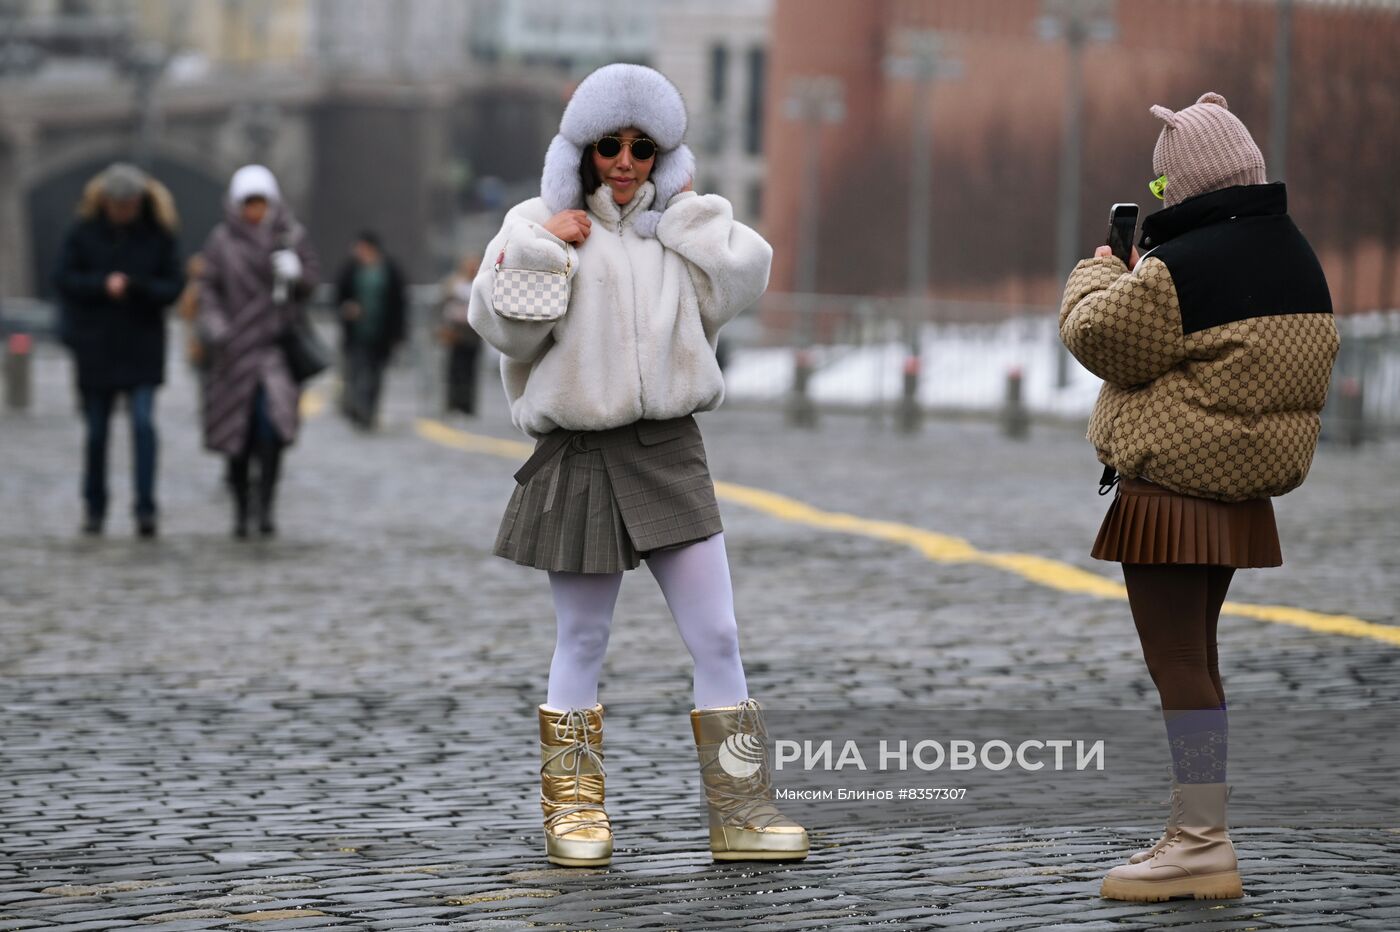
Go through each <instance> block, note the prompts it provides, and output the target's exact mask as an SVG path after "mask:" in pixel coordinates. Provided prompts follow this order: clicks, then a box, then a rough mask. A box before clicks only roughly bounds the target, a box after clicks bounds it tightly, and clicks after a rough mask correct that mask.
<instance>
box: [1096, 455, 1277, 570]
mask: <svg viewBox="0 0 1400 932" xmlns="http://www.w3.org/2000/svg"><path fill="white" fill-rule="evenodd" d="M1091 555H1092V556H1093V557H1094V558H1095V559H1098V560H1111V561H1114V562H1117V563H1190V564H1206V565H1211V566H1234V567H1239V568H1245V567H1262V566H1280V565H1282V563H1283V552H1282V550H1281V549H1280V548H1279V540H1278V527H1277V525H1276V524H1275V523H1274V506H1273V502H1271V501H1270V500H1269V499H1267V498H1254V499H1249V500H1248V501H1243V502H1219V501H1215V500H1214V499H1209V498H1197V497H1196V496H1194V495H1182V494H1181V493H1179V492H1173V491H1172V490H1171V489H1167V488H1164V487H1162V486H1160V485H1157V484H1156V483H1154V482H1149V481H1147V480H1146V479H1130V478H1127V477H1123V478H1121V479H1120V480H1119V482H1118V492H1117V494H1116V495H1115V496H1114V498H1113V504H1111V505H1110V506H1109V507H1108V514H1106V515H1105V516H1104V519H1103V525H1102V526H1101V527H1100V528H1099V536H1098V539H1097V540H1095V541H1094V549H1093V550H1092V551H1091Z"/></svg>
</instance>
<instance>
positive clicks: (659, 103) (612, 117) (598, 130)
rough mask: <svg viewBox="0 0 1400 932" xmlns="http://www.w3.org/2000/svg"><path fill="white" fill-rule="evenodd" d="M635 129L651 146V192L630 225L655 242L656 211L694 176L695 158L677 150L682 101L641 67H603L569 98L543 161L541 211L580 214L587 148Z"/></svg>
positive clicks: (662, 80) (665, 82) (663, 81)
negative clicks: (647, 207) (651, 197)
mask: <svg viewBox="0 0 1400 932" xmlns="http://www.w3.org/2000/svg"><path fill="white" fill-rule="evenodd" d="M629 126H631V127H636V128H637V129H638V130H640V131H641V132H643V133H645V134H646V135H647V136H648V137H649V138H650V139H651V140H652V141H653V142H655V143H656V146H657V153H656V164H655V165H653V166H652V170H651V177H650V181H651V183H652V184H654V185H655V186H656V199H655V200H654V201H652V205H653V208H655V209H651V210H647V211H646V212H644V213H642V214H641V215H640V216H639V217H637V220H636V222H635V224H634V227H635V229H636V230H637V232H638V233H640V234H641V235H642V236H655V235H656V225H657V224H658V223H660V222H661V209H664V208H665V206H666V203H667V201H669V200H670V199H671V198H672V197H674V196H675V195H676V194H678V193H680V190H681V189H682V188H684V187H685V185H686V182H688V181H690V179H691V177H692V175H693V174H694V173H695V156H694V154H693V153H691V151H690V148H689V147H688V146H686V145H683V144H682V140H683V139H684V138H685V127H686V115H685V101H684V100H683V99H682V98H681V92H680V91H678V90H676V86H675V85H674V84H672V83H671V82H670V81H669V80H668V79H667V78H666V76H665V75H663V74H662V73H661V72H659V71H657V70H655V69H654V68H648V67H646V66H644V65H627V64H615V65H604V66H603V67H602V68H599V69H598V70H597V71H595V72H593V73H592V74H590V75H589V76H588V77H586V78H584V79H583V81H582V82H581V83H580V84H579V86H578V89H577V90H575V91H574V95H573V97H571V98H569V104H568V106H566V107H565V108H564V116H563V118H562V119H561V120H560V121H559V135H557V136H555V137H554V141H553V142H551V143H550V144H549V151H548V152H547V153H546V154H545V157H544V177H543V178H542V179H541V180H540V196H541V197H542V198H544V202H545V206H547V207H548V208H549V209H550V210H552V211H554V212H555V213H558V212H559V211H561V210H582V209H583V207H584V201H583V197H584V191H583V180H582V179H581V178H580V177H579V163H580V162H581V161H582V160H583V152H584V150H585V149H586V148H588V146H589V145H591V144H592V143H595V142H597V141H598V139H599V138H601V137H603V136H607V135H608V134H610V133H616V132H619V131H621V130H624V129H626V128H627V127H629Z"/></svg>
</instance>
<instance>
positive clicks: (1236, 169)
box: [1152, 91, 1268, 207]
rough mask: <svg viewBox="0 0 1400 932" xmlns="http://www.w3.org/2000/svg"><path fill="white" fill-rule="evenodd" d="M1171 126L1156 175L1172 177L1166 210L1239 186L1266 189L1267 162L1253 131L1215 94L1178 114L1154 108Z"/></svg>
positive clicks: (1156, 158)
mask: <svg viewBox="0 0 1400 932" xmlns="http://www.w3.org/2000/svg"><path fill="white" fill-rule="evenodd" d="M1152 115H1153V116H1155V117H1157V118H1158V119H1159V120H1161V121H1162V122H1164V123H1166V124H1167V125H1166V126H1164V127H1162V135H1160V136H1158V137H1157V148H1156V149H1155V150H1153V152H1152V170H1153V171H1155V172H1156V173H1157V174H1159V175H1166V176H1167V187H1166V190H1164V191H1163V192H1162V194H1163V197H1162V199H1163V200H1164V201H1165V202H1166V206H1168V207H1171V206H1173V205H1174V204H1180V203H1181V202H1182V201H1184V200H1186V199H1187V198H1188V197H1195V196H1196V195H1198V194H1205V193H1207V192H1208V191H1218V190H1220V189H1221V188H1228V187H1231V186H1233V185H1238V184H1264V183H1265V182H1267V181H1268V177H1267V175H1266V174H1265V172H1264V156H1263V154H1262V153H1261V152H1260V151H1259V147H1258V146H1257V145H1255V144H1254V138H1253V137H1252V136H1250V135H1249V130H1247V129H1245V125H1244V124H1243V123H1241V122H1240V120H1239V117H1237V116H1235V115H1234V114H1233V113H1231V112H1230V110H1229V105H1228V104H1227V103H1225V98H1224V97H1221V96H1220V95H1219V94H1217V93H1215V92H1214V91H1210V92H1208V93H1205V94H1202V95H1201V98H1200V100H1197V101H1196V103H1195V104H1194V105H1192V106H1190V107H1187V108H1186V109H1185V110H1178V111H1176V112H1175V113H1173V112H1172V111H1170V110H1168V109H1167V108H1166V107H1162V106H1154V107H1153V108H1152Z"/></svg>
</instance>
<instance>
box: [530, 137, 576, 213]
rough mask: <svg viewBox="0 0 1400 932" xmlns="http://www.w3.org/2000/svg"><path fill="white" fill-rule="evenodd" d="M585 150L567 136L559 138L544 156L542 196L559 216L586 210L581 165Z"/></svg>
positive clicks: (547, 205)
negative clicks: (582, 209) (564, 212)
mask: <svg viewBox="0 0 1400 932" xmlns="http://www.w3.org/2000/svg"><path fill="white" fill-rule="evenodd" d="M581 161H583V150H582V149H581V148H579V147H578V146H576V145H574V144H573V143H572V142H569V140H567V139H565V138H564V137H563V136H555V137H554V141H553V142H551V143H550V144H549V151H548V152H546V153H545V156H544V174H543V176H542V177H541V178H540V197H542V198H543V199H544V204H545V206H546V207H548V208H549V209H550V210H552V211H554V212H555V213H556V214H557V213H559V211H561V210H579V209H581V208H582V207H583V179H582V178H580V177H579V173H578V166H579V162H581Z"/></svg>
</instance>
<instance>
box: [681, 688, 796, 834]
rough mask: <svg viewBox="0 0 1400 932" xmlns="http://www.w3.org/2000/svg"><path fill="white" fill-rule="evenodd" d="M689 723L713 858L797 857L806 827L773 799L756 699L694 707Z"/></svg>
mask: <svg viewBox="0 0 1400 932" xmlns="http://www.w3.org/2000/svg"><path fill="white" fill-rule="evenodd" d="M690 724H691V728H692V729H693V730H694V732H695V750H696V752H697V753H698V754H699V756H700V778H701V780H702V781H703V782H704V784H705V799H706V802H707V803H708V806H709V813H710V853H711V854H712V855H714V858H715V860H716V861H800V860H802V859H803V858H805V857H807V850H808V842H807V830H806V829H804V828H803V827H802V826H800V825H798V824H797V823H796V822H794V821H792V820H791V819H789V818H787V817H786V816H784V815H783V814H782V813H781V812H779V811H778V807H777V806H776V805H774V804H773V777H772V774H771V773H770V772H769V770H768V756H767V740H768V732H767V730H766V729H765V728H764V724H763V715H762V712H761V711H760V709H759V705H758V702H757V701H756V700H753V699H745V700H743V701H742V702H740V703H739V704H738V705H734V706H726V707H723V708H718V709H692V710H691V712H690Z"/></svg>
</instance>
